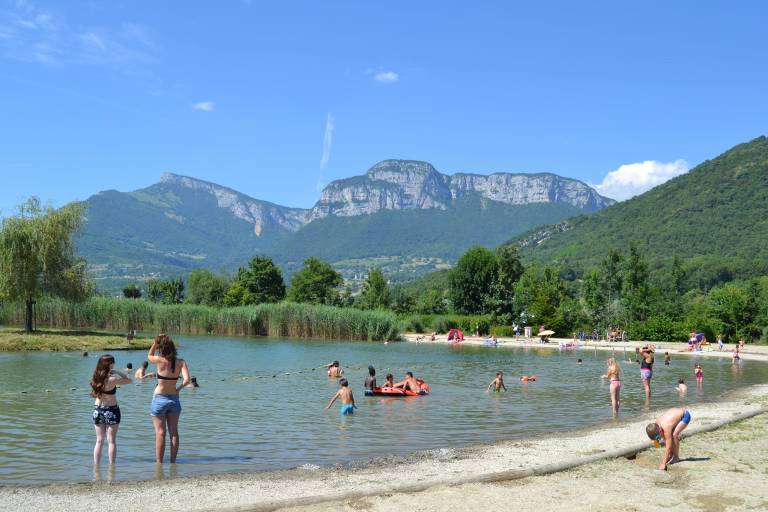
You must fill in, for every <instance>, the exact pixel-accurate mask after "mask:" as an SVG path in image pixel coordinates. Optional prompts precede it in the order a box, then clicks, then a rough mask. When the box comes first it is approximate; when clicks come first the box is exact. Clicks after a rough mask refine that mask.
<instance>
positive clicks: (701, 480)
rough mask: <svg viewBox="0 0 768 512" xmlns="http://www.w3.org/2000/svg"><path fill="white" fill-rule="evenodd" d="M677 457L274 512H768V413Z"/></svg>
mask: <svg viewBox="0 0 768 512" xmlns="http://www.w3.org/2000/svg"><path fill="white" fill-rule="evenodd" d="M681 456H682V457H683V459H684V461H683V462H681V463H679V464H676V465H673V466H672V467H671V468H670V469H669V470H668V471H666V472H662V471H659V470H658V469H656V468H657V466H658V463H659V453H658V450H655V451H646V452H643V453H641V454H639V455H638V456H637V458H636V459H635V460H627V459H623V458H619V459H611V460H605V461H601V462H596V463H593V464H588V465H585V466H581V467H578V468H576V469H572V470H568V471H564V472H560V473H555V474H552V475H547V476H535V477H529V478H525V479H521V480H511V481H506V482H497V483H489V484H466V485H458V486H438V487H434V488H431V489H428V490H426V491H424V492H420V493H401V494H384V495H380V496H372V497H365V498H360V499H352V500H345V501H340V502H328V503H323V504H319V505H313V506H307V507H297V508H290V509H281V510H284V511H286V512H287V511H289V510H290V511H291V512H310V511H311V512H317V511H323V510H334V511H361V510H364V511H373V512H389V511H392V512H395V511H397V512H401V511H403V510H411V511H419V512H431V511H434V512H445V511H454V510H455V511H460V510H461V511H463V510H500V511H501V510H518V509H519V510H534V511H564V512H578V511H587V510H590V511H592V510H610V511H624V510H632V511H643V512H647V511H652V510H674V511H676V512H677V511H697V512H702V511H705V512H720V511H731V510H733V511H737V510H738V511H741V510H768V414H761V415H759V416H756V417H754V418H752V419H748V420H744V421H740V422H737V423H732V424H730V425H728V426H727V427H724V428H722V429H720V430H716V431H713V432H709V433H703V434H699V435H696V436H693V437H691V438H689V439H687V440H684V441H683V443H682V451H681ZM686 459H687V460H686Z"/></svg>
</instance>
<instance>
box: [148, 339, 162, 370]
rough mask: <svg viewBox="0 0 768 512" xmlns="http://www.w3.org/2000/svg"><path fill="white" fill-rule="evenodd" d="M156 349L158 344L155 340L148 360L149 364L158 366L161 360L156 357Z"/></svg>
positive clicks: (150, 348)
mask: <svg viewBox="0 0 768 512" xmlns="http://www.w3.org/2000/svg"><path fill="white" fill-rule="evenodd" d="M156 349H157V342H156V341H155V340H152V346H151V347H149V351H148V352H147V360H149V362H150V363H152V364H157V362H158V361H159V360H160V358H159V357H157V356H156V355H155V350H156Z"/></svg>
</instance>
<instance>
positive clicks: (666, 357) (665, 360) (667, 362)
mask: <svg viewBox="0 0 768 512" xmlns="http://www.w3.org/2000/svg"><path fill="white" fill-rule="evenodd" d="M671 362H672V359H671V358H670V357H669V352H664V366H669V364H670V363H671Z"/></svg>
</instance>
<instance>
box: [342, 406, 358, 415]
mask: <svg viewBox="0 0 768 512" xmlns="http://www.w3.org/2000/svg"><path fill="white" fill-rule="evenodd" d="M354 413H355V406H354V405H352V404H342V406H341V414H354Z"/></svg>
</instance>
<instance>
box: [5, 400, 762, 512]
mask: <svg viewBox="0 0 768 512" xmlns="http://www.w3.org/2000/svg"><path fill="white" fill-rule="evenodd" d="M767 406H768V385H760V386H753V387H751V388H747V389H744V390H741V391H739V392H737V393H734V394H732V395H730V396H728V397H726V398H725V399H724V400H723V401H721V402H718V403H710V404H702V405H698V406H695V407H692V408H691V412H692V414H693V418H694V421H693V422H692V424H691V427H689V430H690V431H691V433H695V432H696V431H697V430H698V429H701V428H702V427H704V428H706V427H707V426H710V427H711V426H714V425H716V424H718V423H720V422H722V421H727V420H729V419H733V418H735V417H737V416H739V415H741V414H744V413H758V412H760V411H764V410H766V407H767ZM655 412H657V411H651V412H649V413H646V414H644V415H642V416H640V417H634V418H631V419H629V420H625V421H619V422H610V423H608V424H606V425H604V426H600V427H597V428H590V429H587V430H585V431H581V432H573V433H570V434H566V435H564V434H559V435H547V436H538V437H534V438H531V439H528V440H517V441H508V442H502V443H497V444H493V445H485V446H475V447H470V448H462V449H451V448H445V449H441V450H433V451H430V452H423V453H416V454H413V455H411V456H409V457H403V458H394V457H393V458H390V459H384V460H377V461H372V463H369V464H360V466H359V467H355V468H341V467H337V468H301V469H296V470H291V471H279V472H263V473H239V474H238V473H234V474H223V475H213V476H206V477H197V478H174V479H167V480H160V481H146V482H114V483H107V482H100V483H87V484H75V485H49V486H28V487H27V486H0V510H62V511H65V510H73V511H74V510H77V511H90V510H93V511H102V510H104V509H105V506H106V507H107V508H109V509H110V510H125V511H130V510H146V509H156V508H162V509H182V510H276V509H279V508H281V507H292V506H293V507H296V506H312V507H314V508H311V509H310V510H325V509H330V508H334V509H337V508H338V507H344V509H345V510H361V509H364V510H367V509H368V507H369V506H370V507H374V509H376V510H378V509H380V510H394V508H403V507H406V508H408V509H410V510H465V509H467V508H469V503H474V504H477V503H482V504H483V507H482V508H483V509H489V508H491V507H492V506H498V508H500V509H506V508H507V507H505V506H504V504H505V503H509V501H508V500H509V499H512V498H510V495H511V494H510V493H512V494H514V493H515V492H517V489H523V488H525V489H528V487H526V485H529V484H528V483H524V482H528V481H530V482H533V484H535V485H540V484H538V483H537V482H539V481H540V480H541V479H558V478H560V479H562V481H563V482H570V481H571V480H572V479H574V478H576V477H574V475H586V474H591V473H589V471H591V470H587V469H583V468H582V469H575V470H574V469H572V470H570V471H568V472H565V473H556V474H554V475H551V476H548V477H542V476H535V477H533V478H524V477H527V476H530V475H532V474H537V475H538V474H546V473H549V472H551V471H552V470H555V469H558V468H562V467H563V466H571V467H577V466H579V465H581V464H585V463H589V462H595V461H597V460H599V459H601V458H605V457H610V458H611V460H607V461H605V462H598V463H597V465H596V466H597V467H598V468H600V469H599V471H602V472H603V473H602V474H603V475H604V477H605V478H604V479H596V480H595V484H594V485H595V486H596V488H598V489H601V487H600V486H605V485H607V484H610V485H611V486H614V485H615V486H620V485H625V486H632V484H631V483H627V480H629V479H631V478H634V475H636V474H639V473H643V474H645V473H646V472H647V473H648V474H649V475H655V476H649V477H648V478H652V479H655V480H654V481H658V482H661V483H659V484H658V485H659V486H661V487H662V488H664V489H666V491H670V490H673V489H675V488H676V487H675V486H680V485H682V483H681V482H683V483H686V485H687V482H688V479H686V478H685V476H684V473H685V472H687V471H699V470H698V468H699V467H701V468H702V469H701V471H703V472H705V473H707V474H708V475H707V478H710V477H711V478H713V479H717V478H719V476H718V474H716V473H713V471H718V470H719V469H718V468H720V466H721V465H722V464H728V462H726V461H725V459H722V456H724V455H727V457H728V459H727V460H732V459H733V458H734V457H742V458H743V459H744V462H743V465H742V466H740V467H742V468H745V469H742V470H741V471H742V472H741V473H739V474H738V476H739V477H741V478H748V480H747V481H741V483H739V484H735V483H729V482H727V481H725V482H726V483H724V484H722V485H713V486H708V487H706V488H703V489H705V490H707V491H708V492H710V493H713V494H717V493H723V492H726V491H728V490H729V489H733V492H741V493H742V494H744V492H745V484H746V487H751V488H753V487H754V486H752V485H751V484H750V483H749V482H750V481H751V480H749V479H756V478H759V479H762V482H763V484H762V485H763V488H764V482H765V467H766V464H765V462H766V460H765V459H766V454H765V443H766V434H765V432H766V431H765V429H764V428H763V429H762V430H759V429H757V428H755V429H753V430H754V431H752V430H751V431H750V432H751V433H750V434H749V436H747V437H749V439H746V440H744V443H746V444H747V445H748V444H749V443H754V449H750V448H749V447H748V446H745V447H744V448H743V449H740V451H738V452H735V451H733V449H732V445H733V444H734V443H736V442H737V441H738V442H741V441H740V440H741V439H742V438H743V437H744V434H743V433H742V431H741V430H732V432H733V435H730V434H728V432H731V430H723V431H719V432H717V433H714V434H705V435H706V436H725V437H723V439H724V440H723V441H722V443H721V445H722V446H720V447H718V446H714V445H712V446H709V447H708V448H707V450H708V451H707V453H710V452H712V453H713V455H711V456H709V457H710V459H709V460H707V461H698V460H693V461H690V460H689V461H687V462H685V463H682V464H679V465H676V466H673V467H672V469H671V470H670V471H669V472H667V473H661V472H657V471H655V470H654V469H653V468H654V467H655V464H657V463H658V461H657V458H658V457H659V456H660V453H659V452H658V450H652V451H651V452H650V453H648V452H646V453H642V454H641V455H640V456H639V457H638V459H637V461H636V462H633V463H632V464H634V465H631V464H630V463H628V462H626V461H624V460H623V459H622V461H617V460H613V459H615V457H616V456H617V455H616V454H617V453H619V452H622V451H624V452H627V451H628V452H629V453H635V452H637V451H640V450H645V449H646V448H647V447H648V441H647V438H646V437H645V433H644V431H643V427H644V425H645V424H646V423H647V422H648V421H649V420H651V419H652V418H653V417H654V413H655ZM764 416H766V415H765V414H763V415H762V417H760V418H758V419H755V420H749V421H748V422H745V423H744V424H746V425H749V426H750V427H749V428H752V427H751V426H752V425H763V426H764V423H760V422H765V421H766V420H765V419H764V418H763V417H764ZM753 422H756V423H753ZM744 428H746V427H744ZM693 440H694V441H695V440H696V438H694V439H693ZM692 442H693V441H685V442H684V443H683V451H682V452H681V453H682V455H683V457H694V459H698V458H701V457H702V455H700V453H699V452H700V450H699V449H698V448H697V449H693V450H692V449H691V448H690V447H691V446H695V445H693V444H692ZM696 442H697V443H698V441H696ZM704 445H705V446H706V445H707V444H706V443H705V444H704ZM761 447H762V448H761ZM761 461H762V462H761ZM329 462H331V463H332V462H333V461H332V460H329ZM705 463H706V464H712V465H714V468H715V469H712V470H710V469H708V468H706V469H705V468H704V465H705ZM616 464H618V466H615V467H616V468H617V470H616V472H612V470H611V469H610V468H613V467H614V466H612V465H616ZM750 464H751V465H752V466H754V468H755V469H748V466H749V465H750ZM590 467H591V466H590ZM606 468H608V469H606ZM638 468H641V469H638ZM596 471H597V470H596ZM585 472H586V473H585ZM625 473H626V474H625ZM753 473H754V474H753ZM596 474H600V473H599V472H598V473H596ZM696 478H697V479H698V478H699V476H697V477H696ZM468 482H474V483H468ZM487 482H497V483H487ZM498 482H506V483H498ZM665 482H667V483H665ZM447 485H448V487H446V486H447ZM563 485H564V487H563V488H562V489H560V488H559V487H554V488H553V487H550V486H547V487H543V488H545V489H548V492H549V493H550V494H551V495H552V496H555V495H558V494H563V496H567V493H568V492H570V493H572V494H573V495H574V499H578V500H581V501H583V502H584V503H593V501H594V503H593V505H594V506H596V507H597V503H603V501H600V500H604V496H603V495H602V494H601V492H602V491H595V492H594V493H587V492H584V493H582V491H581V490H580V489H581V487H580V484H579V486H577V485H576V484H573V483H571V484H568V485H565V484H563ZM648 485H651V484H650V483H649V484H648ZM653 485H656V484H653ZM456 486H459V487H456ZM664 486H666V487H664ZM462 488H467V489H469V491H467V493H466V499H467V500H470V498H469V497H470V496H474V498H472V499H471V500H470V501H465V502H461V501H460V500H458V498H457V495H462V493H463V492H464V491H457V490H456V489H462ZM530 489H532V490H531V491H530V493H531V494H532V495H535V496H536V499H540V500H544V498H545V497H546V493H544V492H543V491H542V490H541V489H542V488H541V487H539V488H537V487H535V486H534V487H531V488H530ZM536 489H539V490H536ZM552 489H557V490H556V491H553V490H552ZM569 489H570V490H569ZM640 490H641V489H637V488H634V487H633V486H632V490H631V491H627V497H629V498H631V499H632V500H635V501H637V500H643V501H645V500H646V498H647V497H646V496H644V494H643V493H642V492H639V491H640ZM470 491H471V492H470ZM750 492H751V491H750ZM755 492H757V491H755ZM404 493H405V494H404ZM408 493H418V494H413V495H412V496H410V495H409V494H408ZM472 493H474V494H472ZM553 493H554V494H553ZM431 496H434V497H435V498H434V499H433V498H431ZM678 498H679V499H682V498H680V497H678ZM443 499H444V500H446V501H441V500H443ZM520 499H528V498H525V495H524V494H521V495H520ZM552 499H554V498H552ZM563 499H564V500H567V498H566V497H563ZM679 499H678V501H679ZM742 499H745V498H743V497H742ZM398 500H404V501H398ZM409 500H410V501H409ZM414 500H415V501H414ZM405 503H407V505H406V504H405ZM440 503H442V505H440ZM461 503H464V505H463V506H461ZM532 503H533V502H532ZM541 503H542V504H544V503H545V502H544V501H541ZM745 503H747V501H744V502H742V504H745ZM749 503H752V501H750V502H749ZM359 504H361V505H359ZM363 504H364V505H363ZM576 504H578V503H576ZM486 505H487V506H486ZM527 506H528V505H526V508H527ZM532 506H533V505H532ZM543 506H544V508H542V509H541V510H549V509H551V507H549V506H547V505H545V504H544V505H543ZM564 506H568V508H569V510H574V508H573V507H572V506H571V505H569V504H568V502H567V501H564ZM472 508H474V507H472ZM599 508H602V507H598V509H599ZM640 508H643V509H645V507H642V506H641V507H640ZM712 510H726V509H719V508H718V509H712Z"/></svg>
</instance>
